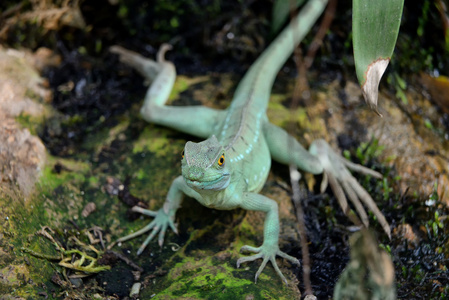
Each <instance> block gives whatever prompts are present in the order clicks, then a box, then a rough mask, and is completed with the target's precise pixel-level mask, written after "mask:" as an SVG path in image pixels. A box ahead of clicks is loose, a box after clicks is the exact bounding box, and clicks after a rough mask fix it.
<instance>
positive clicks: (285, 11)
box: [271, 0, 304, 36]
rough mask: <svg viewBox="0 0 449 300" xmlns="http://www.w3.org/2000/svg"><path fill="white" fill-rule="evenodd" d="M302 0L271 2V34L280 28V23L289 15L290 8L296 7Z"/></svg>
mask: <svg viewBox="0 0 449 300" xmlns="http://www.w3.org/2000/svg"><path fill="white" fill-rule="evenodd" d="M303 3H304V0H294V1H286V0H276V1H275V2H274V4H273V20H272V23H271V34H272V35H273V36H274V35H276V33H278V32H279V30H281V28H282V25H284V24H285V21H286V20H287V19H288V17H289V12H290V9H297V8H298V7H299V6H300V5H302V4H303Z"/></svg>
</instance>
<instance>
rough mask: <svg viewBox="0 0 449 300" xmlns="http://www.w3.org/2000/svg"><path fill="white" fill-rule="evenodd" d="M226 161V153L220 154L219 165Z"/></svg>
mask: <svg viewBox="0 0 449 300" xmlns="http://www.w3.org/2000/svg"><path fill="white" fill-rule="evenodd" d="M224 162H225V157H224V154H222V155H221V156H220V158H219V159H218V165H219V166H222V165H223V164H224Z"/></svg>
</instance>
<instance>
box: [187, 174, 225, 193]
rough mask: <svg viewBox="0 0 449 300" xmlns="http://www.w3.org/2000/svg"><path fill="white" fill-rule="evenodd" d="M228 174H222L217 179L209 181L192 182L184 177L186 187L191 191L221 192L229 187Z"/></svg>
mask: <svg viewBox="0 0 449 300" xmlns="http://www.w3.org/2000/svg"><path fill="white" fill-rule="evenodd" d="M230 177H231V176H230V174H222V175H220V176H219V177H218V178H215V179H211V180H204V179H200V180H194V179H189V178H186V177H184V180H185V182H186V183H187V185H188V186H190V187H191V188H193V189H201V190H222V189H224V188H226V187H227V186H228V185H229V182H230Z"/></svg>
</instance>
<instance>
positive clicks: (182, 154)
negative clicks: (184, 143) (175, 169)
mask: <svg viewBox="0 0 449 300" xmlns="http://www.w3.org/2000/svg"><path fill="white" fill-rule="evenodd" d="M181 158H184V150H182V153H181Z"/></svg>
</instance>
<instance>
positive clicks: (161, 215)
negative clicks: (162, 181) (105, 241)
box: [117, 206, 178, 255]
mask: <svg viewBox="0 0 449 300" xmlns="http://www.w3.org/2000/svg"><path fill="white" fill-rule="evenodd" d="M131 210H132V211H135V212H139V213H141V214H144V215H147V216H150V217H154V220H153V221H151V222H150V224H148V225H147V226H145V227H144V228H142V229H140V230H138V231H136V232H134V233H132V234H129V235H127V236H124V237H121V238H119V239H118V240H117V242H119V243H120V242H124V241H127V240H129V239H132V238H134V237H136V236H139V235H141V234H144V233H145V232H147V231H150V230H152V231H151V233H150V235H149V236H148V237H147V238H146V240H145V241H144V242H143V244H142V246H140V248H139V250H137V255H140V254H142V252H143V250H145V248H146V246H147V245H148V244H149V243H150V242H151V240H152V239H153V238H154V236H155V235H156V234H157V233H158V232H159V239H158V243H159V246H161V247H162V244H163V243H164V237H165V232H166V231H167V227H168V226H170V228H171V229H172V230H173V231H174V232H175V233H176V234H177V233H178V230H177V229H176V226H175V224H174V222H173V219H172V218H170V216H169V215H168V214H167V213H166V212H165V211H164V209H163V208H161V209H159V210H158V211H152V210H148V209H143V208H141V207H139V206H134V207H133V208H132V209H131Z"/></svg>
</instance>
